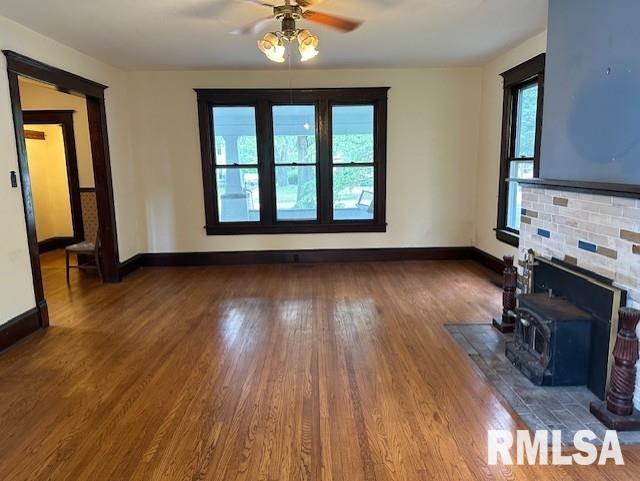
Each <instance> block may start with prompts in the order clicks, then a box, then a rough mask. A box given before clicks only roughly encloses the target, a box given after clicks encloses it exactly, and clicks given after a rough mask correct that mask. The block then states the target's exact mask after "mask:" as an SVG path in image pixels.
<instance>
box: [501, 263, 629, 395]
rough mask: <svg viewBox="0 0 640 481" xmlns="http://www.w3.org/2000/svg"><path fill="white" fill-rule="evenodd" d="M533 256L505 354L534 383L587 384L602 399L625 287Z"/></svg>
mask: <svg viewBox="0 0 640 481" xmlns="http://www.w3.org/2000/svg"><path fill="white" fill-rule="evenodd" d="M529 256H530V259H529V260H530V262H529V263H528V269H529V271H528V272H526V273H525V274H526V275H525V276H524V278H525V280H526V285H525V286H523V288H524V289H523V290H524V293H523V294H520V295H519V296H518V300H517V307H516V309H515V312H514V315H515V316H516V319H517V321H516V329H515V332H514V340H513V341H511V342H509V343H507V348H506V355H507V357H508V358H509V359H510V360H511V362H512V363H513V364H514V365H515V366H517V367H518V368H519V369H520V370H521V371H522V372H523V374H524V375H525V376H526V377H528V378H529V379H530V380H531V381H532V382H533V383H535V384H539V385H543V386H568V385H586V386H588V388H589V389H590V390H591V391H592V392H593V393H594V394H596V395H597V396H598V397H599V398H600V399H604V396H605V391H606V386H607V383H608V381H609V377H610V375H611V369H612V365H613V355H612V351H613V345H614V342H615V338H616V335H617V333H618V309H619V308H620V307H621V306H624V305H625V304H626V292H625V291H623V290H621V289H619V288H617V287H614V286H613V282H612V281H611V280H608V279H606V278H604V277H602V276H599V275H597V274H595V273H592V272H589V271H586V270H583V269H580V268H578V267H576V266H574V265H570V264H567V263H565V262H563V261H561V260H559V259H546V258H544V257H540V256H537V255H535V253H532V252H530V253H529Z"/></svg>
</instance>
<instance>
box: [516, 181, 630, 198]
mask: <svg viewBox="0 0 640 481" xmlns="http://www.w3.org/2000/svg"><path fill="white" fill-rule="evenodd" d="M507 182H518V183H520V184H524V185H530V186H532V187H541V188H545V187H546V188H550V189H562V190H567V191H570V192H583V193H587V194H595V195H609V196H612V197H631V198H634V199H640V185H631V184H610V183H606V182H585V181H579V180H560V179H507Z"/></svg>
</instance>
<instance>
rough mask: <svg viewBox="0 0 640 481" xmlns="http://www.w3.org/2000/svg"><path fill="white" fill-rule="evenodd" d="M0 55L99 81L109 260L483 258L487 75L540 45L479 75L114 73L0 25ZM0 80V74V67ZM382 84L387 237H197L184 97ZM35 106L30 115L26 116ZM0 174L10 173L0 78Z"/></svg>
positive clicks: (13, 310) (21, 285)
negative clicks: (288, 253) (282, 254)
mask: <svg viewBox="0 0 640 481" xmlns="http://www.w3.org/2000/svg"><path fill="white" fill-rule="evenodd" d="M0 48H2V49H11V50H15V51H18V52H20V53H22V54H25V55H27V56H30V57H33V58H35V59H37V60H41V61H43V62H45V63H48V64H51V65H55V66H57V67H60V68H62V69H65V70H69V71H71V72H73V73H76V74H78V75H81V76H84V77H87V78H89V79H92V80H95V81H98V82H101V83H104V84H106V85H108V86H109V87H110V88H109V89H108V90H107V91H106V108H107V122H108V130H109V140H110V145H109V147H110V151H111V168H112V174H113V187H114V197H115V207H116V221H117V227H118V244H119V249H120V259H121V260H125V259H127V258H129V257H131V256H133V255H135V254H137V253H139V252H180V251H210V250H243V249H245V250H253V249H256V250H260V249H305V248H358V247H409V246H419V247H423V246H466V245H471V244H473V243H475V244H476V245H478V246H479V247H480V248H482V249H484V250H486V251H488V252H491V253H492V254H494V255H501V254H502V253H503V252H505V251H508V250H509V249H508V247H507V246H506V245H503V244H501V243H498V242H497V241H496V240H495V237H494V234H493V231H492V229H493V227H494V224H495V213H496V206H497V199H496V197H497V182H498V179H497V177H498V162H499V143H500V111H501V105H502V94H501V85H500V78H499V73H500V72H502V71H503V70H506V69H507V68H509V67H511V66H513V65H516V64H517V63H520V62H521V61H523V60H526V59H528V58H530V57H532V56H534V55H535V54H537V53H539V52H541V51H543V50H544V48H545V35H544V34H542V35H540V36H538V37H536V38H534V39H531V40H530V41H528V42H525V43H524V44H523V45H521V46H519V47H516V48H515V49H513V50H511V51H510V52H508V53H506V54H504V55H502V56H500V57H499V58H497V59H496V60H494V61H493V62H491V63H490V64H488V65H487V66H486V67H485V68H484V69H480V68H451V69H435V68H434V69H393V70H335V71H330V70H325V71H316V70H306V69H305V70H300V71H294V72H293V73H292V74H291V77H289V73H288V72H287V71H286V70H272V71H259V72H253V71H210V72H206V71H199V72H136V73H125V72H122V71H119V70H117V69H114V68H112V67H109V66H108V65H105V64H103V63H101V62H98V61H96V60H94V59H91V58H89V57H87V56H85V55H83V54H81V53H79V52H77V51H75V50H72V49H70V48H67V47H65V46H63V45H61V44H58V43H56V42H54V41H52V40H50V39H48V38H46V37H44V36H41V35H39V34H37V33H35V32H33V31H30V30H28V29H26V28H24V27H22V26H20V25H18V24H16V23H14V22H11V21H9V20H7V19H5V18H2V17H0ZM0 70H2V71H4V70H5V60H4V57H2V58H0ZM289 85H291V86H292V87H294V88H295V87H345V86H358V87H362V86H390V87H391V91H390V100H389V132H388V144H389V147H388V178H387V210H388V219H387V220H388V223H389V226H388V232H386V233H376V234H314V235H273V236H237V237H229V236H206V235H205V233H204V229H203V225H204V206H203V193H202V175H201V166H200V153H199V139H198V121H197V112H196V99H195V93H194V92H193V88H195V87H210V88H222V87H235V88H242V87H252V88H257V87H281V88H286V87H288V86H289ZM38 108H40V107H39V106H38ZM0 145H3V146H8V148H4V149H1V150H0V168H1V169H2V171H4V172H7V171H9V170H17V156H16V152H15V142H14V134H13V125H12V120H11V110H10V103H9V94H8V85H7V80H6V76H2V75H0ZM0 214H1V215H2V219H3V221H4V222H5V230H4V231H5V236H4V238H3V242H2V244H0V323H2V322H6V321H7V320H9V319H11V318H12V317H14V316H16V315H18V314H20V313H22V312H24V311H26V310H28V309H29V308H31V307H33V306H34V304H35V303H34V298H33V288H32V280H31V272H30V267H29V256H28V249H27V241H26V233H25V225H24V213H23V207H22V200H21V195H20V190H19V189H12V188H10V186H9V183H8V182H0Z"/></svg>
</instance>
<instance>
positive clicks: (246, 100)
mask: <svg viewBox="0 0 640 481" xmlns="http://www.w3.org/2000/svg"><path fill="white" fill-rule="evenodd" d="M387 91H388V89H387V88H364V89H313V90H307V89H304V90H279V89H272V90H219V89H198V90H196V92H197V94H198V111H199V119H200V138H201V152H202V167H203V181H204V190H205V192H204V194H205V215H206V230H207V233H208V234H210V235H215V234H253V233H265V234H270V233H273V234H277V233H313V232H384V231H385V230H386V222H385V204H386V202H385V200H386V199H385V185H386V179H385V175H386V107H387Z"/></svg>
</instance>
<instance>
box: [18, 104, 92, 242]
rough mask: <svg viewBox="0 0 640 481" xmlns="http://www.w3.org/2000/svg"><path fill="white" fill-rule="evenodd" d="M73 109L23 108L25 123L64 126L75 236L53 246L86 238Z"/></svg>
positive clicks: (63, 136) (63, 137)
mask: <svg viewBox="0 0 640 481" xmlns="http://www.w3.org/2000/svg"><path fill="white" fill-rule="evenodd" d="M73 114H74V111H73V110H23V111H22V119H23V121H24V123H25V125H29V124H39V125H60V126H61V127H62V140H63V143H64V154H65V159H66V164H67V183H68V186H69V203H70V205H71V223H72V225H73V236H72V237H71V238H68V239H67V238H62V239H60V240H61V241H63V242H62V243H60V242H49V244H51V245H52V247H57V246H63V245H69V244H72V243H74V242H80V241H81V240H83V238H84V226H83V223H82V204H81V201H80V179H79V176H78V157H77V154H76V140H75V132H74V129H73ZM38 246H39V249H40V252H43V247H44V246H43V242H42V241H41V242H39V244H38Z"/></svg>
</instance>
